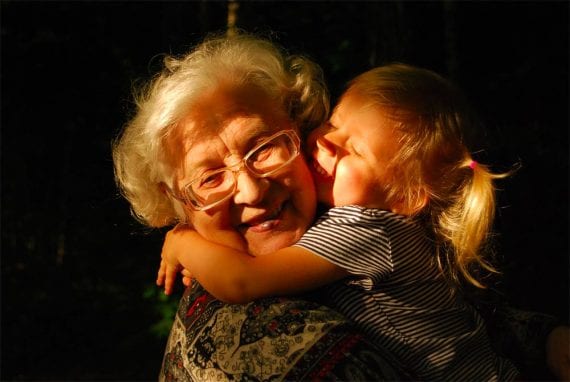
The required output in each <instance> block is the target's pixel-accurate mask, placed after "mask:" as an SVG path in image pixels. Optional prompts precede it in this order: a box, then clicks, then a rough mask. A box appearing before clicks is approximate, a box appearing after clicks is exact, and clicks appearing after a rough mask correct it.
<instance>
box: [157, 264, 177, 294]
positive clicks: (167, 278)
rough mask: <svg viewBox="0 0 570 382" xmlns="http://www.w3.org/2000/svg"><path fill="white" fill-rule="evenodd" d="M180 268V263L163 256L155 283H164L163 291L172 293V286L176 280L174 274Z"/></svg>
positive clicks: (159, 284) (160, 284)
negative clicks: (169, 260)
mask: <svg viewBox="0 0 570 382" xmlns="http://www.w3.org/2000/svg"><path fill="white" fill-rule="evenodd" d="M181 269H182V267H181V266H180V264H178V263H177V262H172V263H170V262H168V261H167V260H165V259H164V258H162V260H161V261H160V267H159V269H158V277H157V278H156V285H158V286H162V285H164V293H165V294H167V295H168V294H170V293H172V287H173V285H174V282H175V281H176V274H177V273H178V272H179V271H180V270H181Z"/></svg>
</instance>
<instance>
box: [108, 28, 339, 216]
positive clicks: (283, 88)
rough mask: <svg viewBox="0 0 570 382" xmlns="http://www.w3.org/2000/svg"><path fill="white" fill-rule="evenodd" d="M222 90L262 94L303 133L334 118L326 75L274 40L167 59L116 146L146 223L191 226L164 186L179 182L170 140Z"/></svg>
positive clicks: (244, 39)
mask: <svg viewBox="0 0 570 382" xmlns="http://www.w3.org/2000/svg"><path fill="white" fill-rule="evenodd" d="M220 86H224V87H226V88H227V87H228V86H230V87H234V88H242V87H249V86H254V87H256V88H257V89H261V90H262V91H263V92H264V93H265V94H266V95H267V97H269V98H270V99H273V100H277V101H278V102H279V104H280V105H282V107H283V111H284V112H285V113H286V115H288V116H289V118H290V119H291V121H292V122H293V123H294V124H295V125H296V126H298V128H299V129H300V130H301V131H303V130H305V131H308V130H310V129H312V128H314V127H316V126H318V125H319V124H321V123H322V121H323V120H324V119H325V118H326V117H327V115H328V111H329V110H328V108H329V97H328V92H327V88H326V86H325V83H324V79H323V74H322V70H321V68H320V67H319V66H318V65H317V64H315V63H313V62H312V61H311V60H309V59H307V58H305V57H301V56H293V55H287V54H286V53H285V52H284V51H283V50H282V49H281V48H280V47H278V46H277V45H275V44H274V43H272V42H271V41H269V40H268V39H264V38H261V37H257V36H253V35H250V34H246V33H238V34H237V35H234V36H232V37H227V36H223V35H212V36H209V37H207V38H206V39H205V40H204V41H203V42H202V43H201V44H199V45H198V46H197V47H196V48H195V49H193V50H192V51H191V52H189V53H188V54H186V55H184V56H182V57H173V56H167V57H166V58H165V60H164V68H163V70H162V71H161V72H160V73H159V74H158V75H156V76H155V77H154V78H153V79H152V80H151V81H150V82H149V83H148V84H147V85H146V86H145V87H144V88H142V89H141V90H140V91H139V92H138V93H137V94H135V101H136V106H137V109H136V114H135V116H134V118H132V120H131V121H130V122H128V123H127V124H126V126H125V127H124V129H123V132H122V133H121V135H120V136H119V137H118V138H117V139H116V140H115V141H114V142H113V161H114V166H115V179H116V181H117V184H118V186H119V188H120V190H121V192H122V194H123V195H124V196H125V198H126V199H127V200H128V201H129V202H130V204H131V209H132V212H133V215H134V216H135V217H136V218H137V219H138V220H139V221H141V222H142V223H143V224H146V225H149V226H151V227H162V226H166V225H170V224H173V223H175V222H176V221H183V220H184V219H185V216H184V211H183V210H182V209H181V208H180V207H179V206H178V204H173V203H172V201H171V200H170V199H169V198H168V197H167V196H166V195H165V193H164V190H163V189H162V187H161V185H162V184H163V183H165V184H170V183H171V182H172V178H173V174H174V170H175V168H173V167H175V166H173V162H174V161H173V158H171V157H169V156H172V154H171V153H170V152H169V151H168V148H167V145H166V137H167V136H170V139H173V138H172V137H173V136H174V137H175V136H176V135H175V134H173V130H174V129H175V128H176V126H177V123H178V122H179V121H180V120H181V119H182V118H183V117H184V116H186V115H188V114H189V113H190V112H192V110H193V107H197V106H195V105H197V103H198V102H199V100H200V98H201V97H202V96H203V95H204V94H205V93H207V92H208V91H212V90H213V89H216V88H217V87H220ZM193 133H194V134H196V133H197V135H198V136H199V135H200V132H193Z"/></svg>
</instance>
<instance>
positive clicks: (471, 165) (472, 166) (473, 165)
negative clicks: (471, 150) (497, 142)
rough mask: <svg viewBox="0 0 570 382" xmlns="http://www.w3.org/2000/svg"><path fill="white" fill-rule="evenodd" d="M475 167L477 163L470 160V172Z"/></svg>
mask: <svg viewBox="0 0 570 382" xmlns="http://www.w3.org/2000/svg"><path fill="white" fill-rule="evenodd" d="M475 167H477V162H476V161H474V160H472V161H471V163H469V168H470V169H471V170H474V169H475Z"/></svg>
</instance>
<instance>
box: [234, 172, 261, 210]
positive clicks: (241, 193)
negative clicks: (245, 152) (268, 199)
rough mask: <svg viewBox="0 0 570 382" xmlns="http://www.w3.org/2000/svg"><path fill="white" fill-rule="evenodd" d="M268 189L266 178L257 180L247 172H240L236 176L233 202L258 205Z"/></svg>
mask: <svg viewBox="0 0 570 382" xmlns="http://www.w3.org/2000/svg"><path fill="white" fill-rule="evenodd" d="M268 188H269V180H268V179H267V178H257V177H255V176H253V175H252V174H251V173H250V172H249V171H240V173H239V174H238V175H237V185H236V193H235V195H234V202H235V203H236V204H251V205H254V204H257V203H260V202H261V201H262V200H263V197H264V196H265V192H266V191H267V189H268Z"/></svg>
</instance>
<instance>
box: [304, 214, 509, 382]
mask: <svg viewBox="0 0 570 382" xmlns="http://www.w3.org/2000/svg"><path fill="white" fill-rule="evenodd" d="M296 245H298V246H301V247H303V248H306V249H308V250H310V251H311V252H314V253H315V254H317V255H319V256H321V257H323V258H325V259H326V260H328V261H330V262H332V263H334V264H336V265H338V266H340V267H342V268H344V269H346V270H347V271H348V272H349V273H350V274H352V275H354V277H349V278H347V279H345V280H343V281H341V282H338V283H335V284H332V285H330V286H328V287H327V293H328V294H330V297H331V299H332V303H333V304H334V307H335V308H336V309H337V310H338V311H340V312H341V313H343V314H344V315H346V316H347V317H348V318H349V319H351V320H353V321H355V322H356V323H357V325H359V326H360V328H361V330H363V331H364V332H365V333H366V334H367V335H368V336H370V337H371V338H372V339H373V340H374V342H376V344H378V345H379V346H382V347H383V348H386V349H388V350H389V351H391V352H392V353H393V354H394V355H396V356H397V357H399V359H400V360H402V362H404V363H405V364H406V365H407V367H408V368H410V370H411V371H413V372H414V373H415V374H416V375H417V376H418V378H420V379H422V380H446V381H451V380H453V381H457V380H462V381H466V380H472V381H506V380H512V379H514V378H516V376H517V370H516V369H515V367H514V366H513V365H512V364H511V363H510V362H509V361H508V360H506V359H503V358H500V357H498V356H497V355H496V354H495V352H494V351H493V350H492V349H491V346H490V343H489V339H488V337H487V334H486V330H485V325H484V322H483V320H482V318H481V317H480V316H479V314H478V313H477V312H476V311H475V310H474V309H473V308H472V307H471V306H470V305H469V304H467V302H465V301H464V300H463V299H462V298H461V295H460V294H459V293H458V292H457V291H456V290H454V288H453V287H451V285H450V284H449V283H448V282H447V281H446V280H445V278H444V277H442V275H441V272H440V271H439V269H438V267H437V264H436V261H435V255H434V247H433V243H432V242H431V241H430V239H429V238H428V236H427V233H426V231H425V229H424V228H423V227H422V226H421V225H420V224H418V223H417V222H414V221H413V220H411V219H410V218H407V217H405V216H401V215H397V214H394V213H392V212H388V211H384V210H378V209H370V208H363V207H358V206H347V207H335V208H332V209H331V210H329V211H328V212H327V213H325V214H324V215H323V216H322V217H321V218H320V219H319V220H318V221H317V222H316V223H315V225H314V226H313V227H311V228H310V229H309V230H308V231H307V233H305V235H303V237H302V238H301V240H300V241H299V242H298V243H297V244H296Z"/></svg>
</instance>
